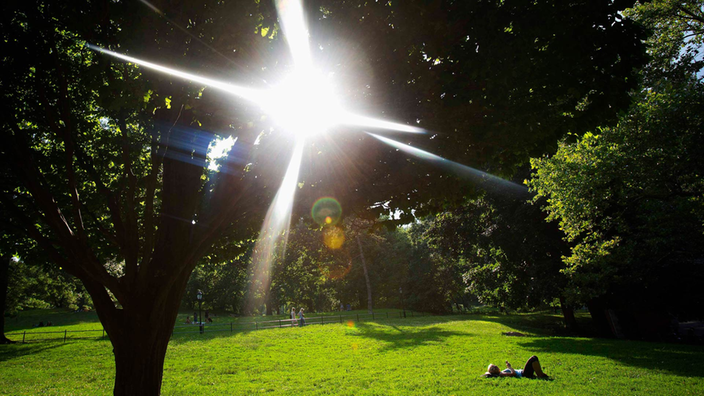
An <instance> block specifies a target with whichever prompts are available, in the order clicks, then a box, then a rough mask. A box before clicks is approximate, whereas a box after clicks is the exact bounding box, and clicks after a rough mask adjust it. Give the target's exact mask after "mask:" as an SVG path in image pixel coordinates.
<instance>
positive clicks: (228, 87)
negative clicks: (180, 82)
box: [88, 44, 265, 105]
mask: <svg viewBox="0 0 704 396" xmlns="http://www.w3.org/2000/svg"><path fill="white" fill-rule="evenodd" d="M88 48H90V49H92V50H95V51H98V52H102V53H103V54H106V55H110V56H113V57H115V58H118V59H122V60H124V61H127V62H130V63H134V64H135V65H139V66H142V67H146V68H147V69H152V70H156V71H158V72H162V73H165V74H169V75H172V76H175V77H179V78H182V79H184V80H189V81H194V82H197V83H200V84H203V85H206V86H209V87H211V88H215V89H219V90H221V91H224V92H227V93H229V94H232V95H235V96H238V97H240V98H243V99H247V100H249V101H252V102H255V103H257V104H260V105H261V104H262V103H265V102H264V98H265V95H264V93H265V92H264V91H261V90H257V89H252V88H246V87H241V86H239V85H234V84H228V83H225V82H222V81H218V80H214V79H212V78H208V77H203V76H199V75H197V74H192V73H187V72H184V71H180V70H176V69H172V68H170V67H166V66H162V65H158V64H156V63H152V62H148V61H145V60H142V59H138V58H135V57H132V56H128V55H123V54H120V53H117V52H114V51H110V50H107V49H105V48H101V47H97V46H95V45H92V44H88Z"/></svg>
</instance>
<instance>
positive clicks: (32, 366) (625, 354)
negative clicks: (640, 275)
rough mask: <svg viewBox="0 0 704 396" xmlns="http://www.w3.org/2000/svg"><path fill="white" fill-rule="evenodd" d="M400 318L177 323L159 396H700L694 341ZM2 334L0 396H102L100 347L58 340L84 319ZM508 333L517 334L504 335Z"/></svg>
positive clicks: (109, 378) (534, 317)
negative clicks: (535, 370) (530, 364)
mask: <svg viewBox="0 0 704 396" xmlns="http://www.w3.org/2000/svg"><path fill="white" fill-rule="evenodd" d="M360 312H361V311H360ZM47 313H50V314H49V315H48V314H47ZM362 313H363V314H366V311H365V312H362ZM387 313H388V318H387ZM181 316H183V317H184V318H185V316H186V314H185V313H184V314H182V315H181ZM311 316H314V315H311ZM399 316H400V315H399V314H398V312H396V311H388V310H380V311H378V312H377V315H376V319H374V320H371V319H362V320H360V321H357V320H356V318H355V317H354V313H352V316H351V317H350V319H349V320H347V317H344V318H343V323H339V322H337V321H336V320H335V318H336V317H337V316H336V314H334V313H333V314H330V315H329V316H328V318H329V319H328V320H327V324H325V325H320V324H315V323H312V322H309V324H308V325H306V326H305V327H302V328H301V327H293V328H273V329H266V330H258V331H256V330H243V331H234V332H230V331H208V328H207V327H206V332H205V333H204V334H198V332H197V327H196V326H193V327H192V329H191V330H192V331H191V332H185V330H184V329H186V330H188V328H187V327H184V326H183V325H182V324H179V325H177V326H178V327H177V328H176V329H175V334H174V336H173V337H172V339H171V342H170V344H169V348H168V351H167V354H166V362H165V366H164V379H163V386H162V394H164V395H195V394H199V395H251V394H266V393H271V394H281V395H645V394H652V395H701V394H702V393H704V378H702V372H701V370H699V363H700V362H701V361H702V359H703V358H704V347H702V346H701V345H684V344H671V343H670V344H667V343H657V342H643V341H628V340H616V339H602V338H586V337H573V336H568V335H565V334H563V332H564V331H563V330H562V329H561V326H560V324H561V322H560V317H559V316H557V315H553V314H548V313H533V314H512V315H498V314H465V315H451V316H423V317H418V316H415V317H411V316H410V315H408V316H407V317H406V318H405V319H403V318H399ZM40 318H45V320H46V318H49V319H48V320H52V322H53V323H54V326H52V327H45V328H32V327H31V323H32V322H33V321H36V320H38V319H40ZM260 319H261V318H260ZM580 319H586V318H584V317H581V318H580ZM262 320H263V319H262ZM233 321H234V322H236V323H237V322H250V323H251V322H254V319H253V318H231V317H228V316H219V317H216V318H215V323H214V324H213V326H212V328H213V329H218V328H220V327H227V326H218V325H226V324H228V323H231V322H233ZM179 323H182V321H180V320H179ZM585 323H586V322H585ZM8 327H9V328H10V331H9V334H11V335H12V334H14V336H11V337H12V338H15V339H17V335H18V334H23V333H25V332H26V336H27V340H28V342H27V343H25V344H22V343H17V344H12V345H6V346H4V347H3V349H2V350H0V373H1V375H0V389H2V392H1V393H2V394H5V395H40V394H41V395H107V394H110V393H112V387H113V381H114V375H115V374H114V369H115V368H114V365H115V363H114V359H113V356H112V347H111V345H110V342H109V340H107V339H103V338H102V337H99V336H98V337H93V338H85V339H75V338H71V336H70V337H69V339H68V340H67V341H66V342H64V341H63V336H62V335H61V334H60V333H61V332H63V331H64V330H67V331H68V332H72V331H78V330H96V329H100V328H101V327H100V323H99V322H98V321H97V318H96V315H95V314H94V313H61V312H57V311H38V312H37V313H32V312H29V313H26V314H23V317H22V319H20V320H16V321H10V322H9V323H8ZM253 328H254V327H253V326H252V327H250V329H253ZM42 331H44V332H46V331H52V332H57V334H59V335H61V336H60V337H57V338H56V339H54V340H52V341H46V340H44V341H42V340H39V338H40V337H49V335H47V334H45V335H44V336H40V334H34V333H39V332H42ZM507 332H520V333H521V334H524V336H522V337H515V336H506V335H504V333H507ZM68 334H72V333H68ZM96 334H97V335H100V333H99V332H98V333H96ZM32 340H34V341H32ZM533 354H536V355H538V356H539V357H540V359H541V362H542V365H543V369H544V370H545V372H546V373H547V374H549V375H550V379H549V380H547V381H545V380H529V379H514V378H493V379H486V378H482V377H481V374H482V373H483V372H484V370H485V369H486V366H487V365H488V364H489V363H496V364H501V365H502V366H503V361H504V360H506V359H508V360H509V361H511V363H512V364H513V365H514V366H516V367H519V366H520V367H522V365H523V363H524V362H525V360H526V359H527V358H528V357H529V356H531V355H533Z"/></svg>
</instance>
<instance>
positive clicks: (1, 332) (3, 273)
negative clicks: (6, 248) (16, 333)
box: [0, 255, 14, 344]
mask: <svg viewBox="0 0 704 396" xmlns="http://www.w3.org/2000/svg"><path fill="white" fill-rule="evenodd" d="M10 260H12V257H11V256H9V255H8V256H5V255H3V256H0V344H11V343H13V342H14V341H12V340H10V339H8V338H7V337H5V308H6V307H5V304H6V302H7V286H8V282H9V279H10Z"/></svg>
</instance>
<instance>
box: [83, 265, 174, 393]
mask: <svg viewBox="0 0 704 396" xmlns="http://www.w3.org/2000/svg"><path fill="white" fill-rule="evenodd" d="M184 287H185V281H184V280H183V278H181V279H179V280H178V281H177V282H175V283H174V284H173V285H172V286H171V287H169V288H167V287H162V288H157V287H153V285H152V287H145V288H142V290H144V291H143V292H136V293H135V295H134V296H133V298H132V299H131V301H132V303H131V304H130V306H129V307H125V308H123V309H117V308H115V307H114V305H112V302H110V301H107V300H105V299H97V300H96V301H95V303H96V310H97V312H98V315H99V317H100V320H101V322H102V323H103V326H104V327H105V331H106V333H107V334H108V336H109V337H110V341H111V342H112V346H113V353H114V354H115V371H116V372H115V388H114V394H115V395H116V396H122V395H125V396H127V395H137V396H139V395H145V396H146V395H150V396H154V395H159V394H160V392H161V382H162V376H163V368H164V358H165V356H166V350H167V347H168V344H169V340H170V338H171V333H172V332H173V328H174V324H175V323H176V317H177V315H178V308H179V305H180V302H181V297H182V295H183V290H184Z"/></svg>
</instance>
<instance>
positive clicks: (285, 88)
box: [262, 68, 342, 138]
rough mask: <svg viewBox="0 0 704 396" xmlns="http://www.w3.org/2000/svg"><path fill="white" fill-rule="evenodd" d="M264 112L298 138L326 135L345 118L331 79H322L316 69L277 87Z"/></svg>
mask: <svg viewBox="0 0 704 396" xmlns="http://www.w3.org/2000/svg"><path fill="white" fill-rule="evenodd" d="M262 108H263V109H264V111H266V112H267V113H269V114H271V115H272V117H273V118H274V121H275V122H276V124H277V125H279V126H280V127H282V128H283V129H285V130H286V132H289V133H293V134H294V135H295V136H296V137H299V138H305V137H310V136H315V135H318V134H321V133H323V132H326V131H327V130H328V129H330V128H331V127H332V126H334V125H336V124H339V121H340V119H341V116H342V107H341V105H340V103H339V101H338V99H337V95H335V92H334V90H333V86H332V82H331V81H330V78H326V79H323V78H319V77H318V76H317V75H316V72H315V71H314V70H313V69H300V68H298V69H297V70H296V71H295V72H294V73H292V74H291V75H289V76H288V77H287V78H286V79H285V80H284V81H283V82H282V83H281V84H280V85H279V86H277V87H274V94H273V95H272V99H271V100H270V101H269V102H267V103H266V104H265V105H263V106H262Z"/></svg>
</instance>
